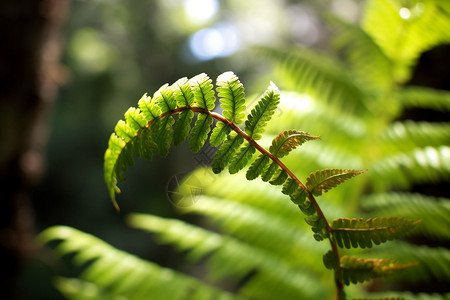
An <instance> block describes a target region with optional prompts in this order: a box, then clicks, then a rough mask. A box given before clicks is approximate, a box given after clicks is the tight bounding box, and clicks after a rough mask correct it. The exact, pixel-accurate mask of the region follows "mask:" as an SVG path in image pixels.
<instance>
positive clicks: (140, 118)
mask: <svg viewBox="0 0 450 300" xmlns="http://www.w3.org/2000/svg"><path fill="white" fill-rule="evenodd" d="M125 121H126V123H127V124H128V125H129V126H130V127H131V128H133V129H134V130H135V131H136V132H137V131H138V130H141V129H142V128H144V127H145V126H146V125H147V120H146V119H145V117H144V115H142V114H141V112H140V110H139V109H137V108H134V107H130V108H129V109H128V110H127V111H126V113H125Z"/></svg>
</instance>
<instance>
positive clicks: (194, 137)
mask: <svg viewBox="0 0 450 300" xmlns="http://www.w3.org/2000/svg"><path fill="white" fill-rule="evenodd" d="M213 121H214V120H213V118H212V117H211V116H210V115H205V114H198V116H197V121H196V122H195V125H194V127H193V128H192V130H191V135H190V136H189V144H190V147H191V151H192V152H193V153H197V152H198V151H200V149H201V148H202V147H203V145H204V144H205V141H206V139H207V138H208V133H209V132H210V131H211V124H212V123H213Z"/></svg>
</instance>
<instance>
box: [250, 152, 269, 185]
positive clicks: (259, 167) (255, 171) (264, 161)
mask: <svg viewBox="0 0 450 300" xmlns="http://www.w3.org/2000/svg"><path fill="white" fill-rule="evenodd" d="M269 162H270V157H268V156H267V155H264V154H261V155H259V156H258V158H256V159H255V161H254V162H253V163H252V164H251V165H250V167H249V168H248V170H247V173H246V175H245V176H246V177H247V179H248V180H253V179H256V178H258V176H259V175H261V174H262V173H263V172H264V170H265V169H266V168H267V165H268V164H269Z"/></svg>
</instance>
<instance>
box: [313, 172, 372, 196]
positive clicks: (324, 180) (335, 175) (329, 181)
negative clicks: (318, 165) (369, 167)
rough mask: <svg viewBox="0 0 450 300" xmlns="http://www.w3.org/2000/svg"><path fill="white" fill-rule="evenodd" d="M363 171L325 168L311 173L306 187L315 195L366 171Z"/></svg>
mask: <svg viewBox="0 0 450 300" xmlns="http://www.w3.org/2000/svg"><path fill="white" fill-rule="evenodd" d="M365 171H366V170H363V171H356V170H346V169H325V170H320V171H316V172H314V173H311V174H310V175H309V176H308V178H307V179H306V187H307V188H308V190H309V191H310V192H311V193H312V194H313V195H315V196H320V195H322V193H326V192H328V190H330V189H332V188H334V187H336V186H337V185H338V184H341V183H343V182H344V181H346V180H347V179H350V178H352V177H354V176H356V175H359V174H361V173H364V172H365Z"/></svg>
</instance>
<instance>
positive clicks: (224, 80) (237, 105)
mask: <svg viewBox="0 0 450 300" xmlns="http://www.w3.org/2000/svg"><path fill="white" fill-rule="evenodd" d="M216 85H217V88H216V91H217V93H218V96H219V100H220V102H221V103H222V104H221V105H220V106H221V107H222V108H223V116H224V117H225V118H226V119H227V120H228V121H230V122H234V123H235V124H240V123H242V120H243V119H244V117H245V113H244V110H245V93H244V86H243V85H242V83H241V82H240V81H239V78H238V77H237V76H236V75H235V74H234V73H233V72H225V73H223V74H221V75H220V76H219V77H217V83H216Z"/></svg>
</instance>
